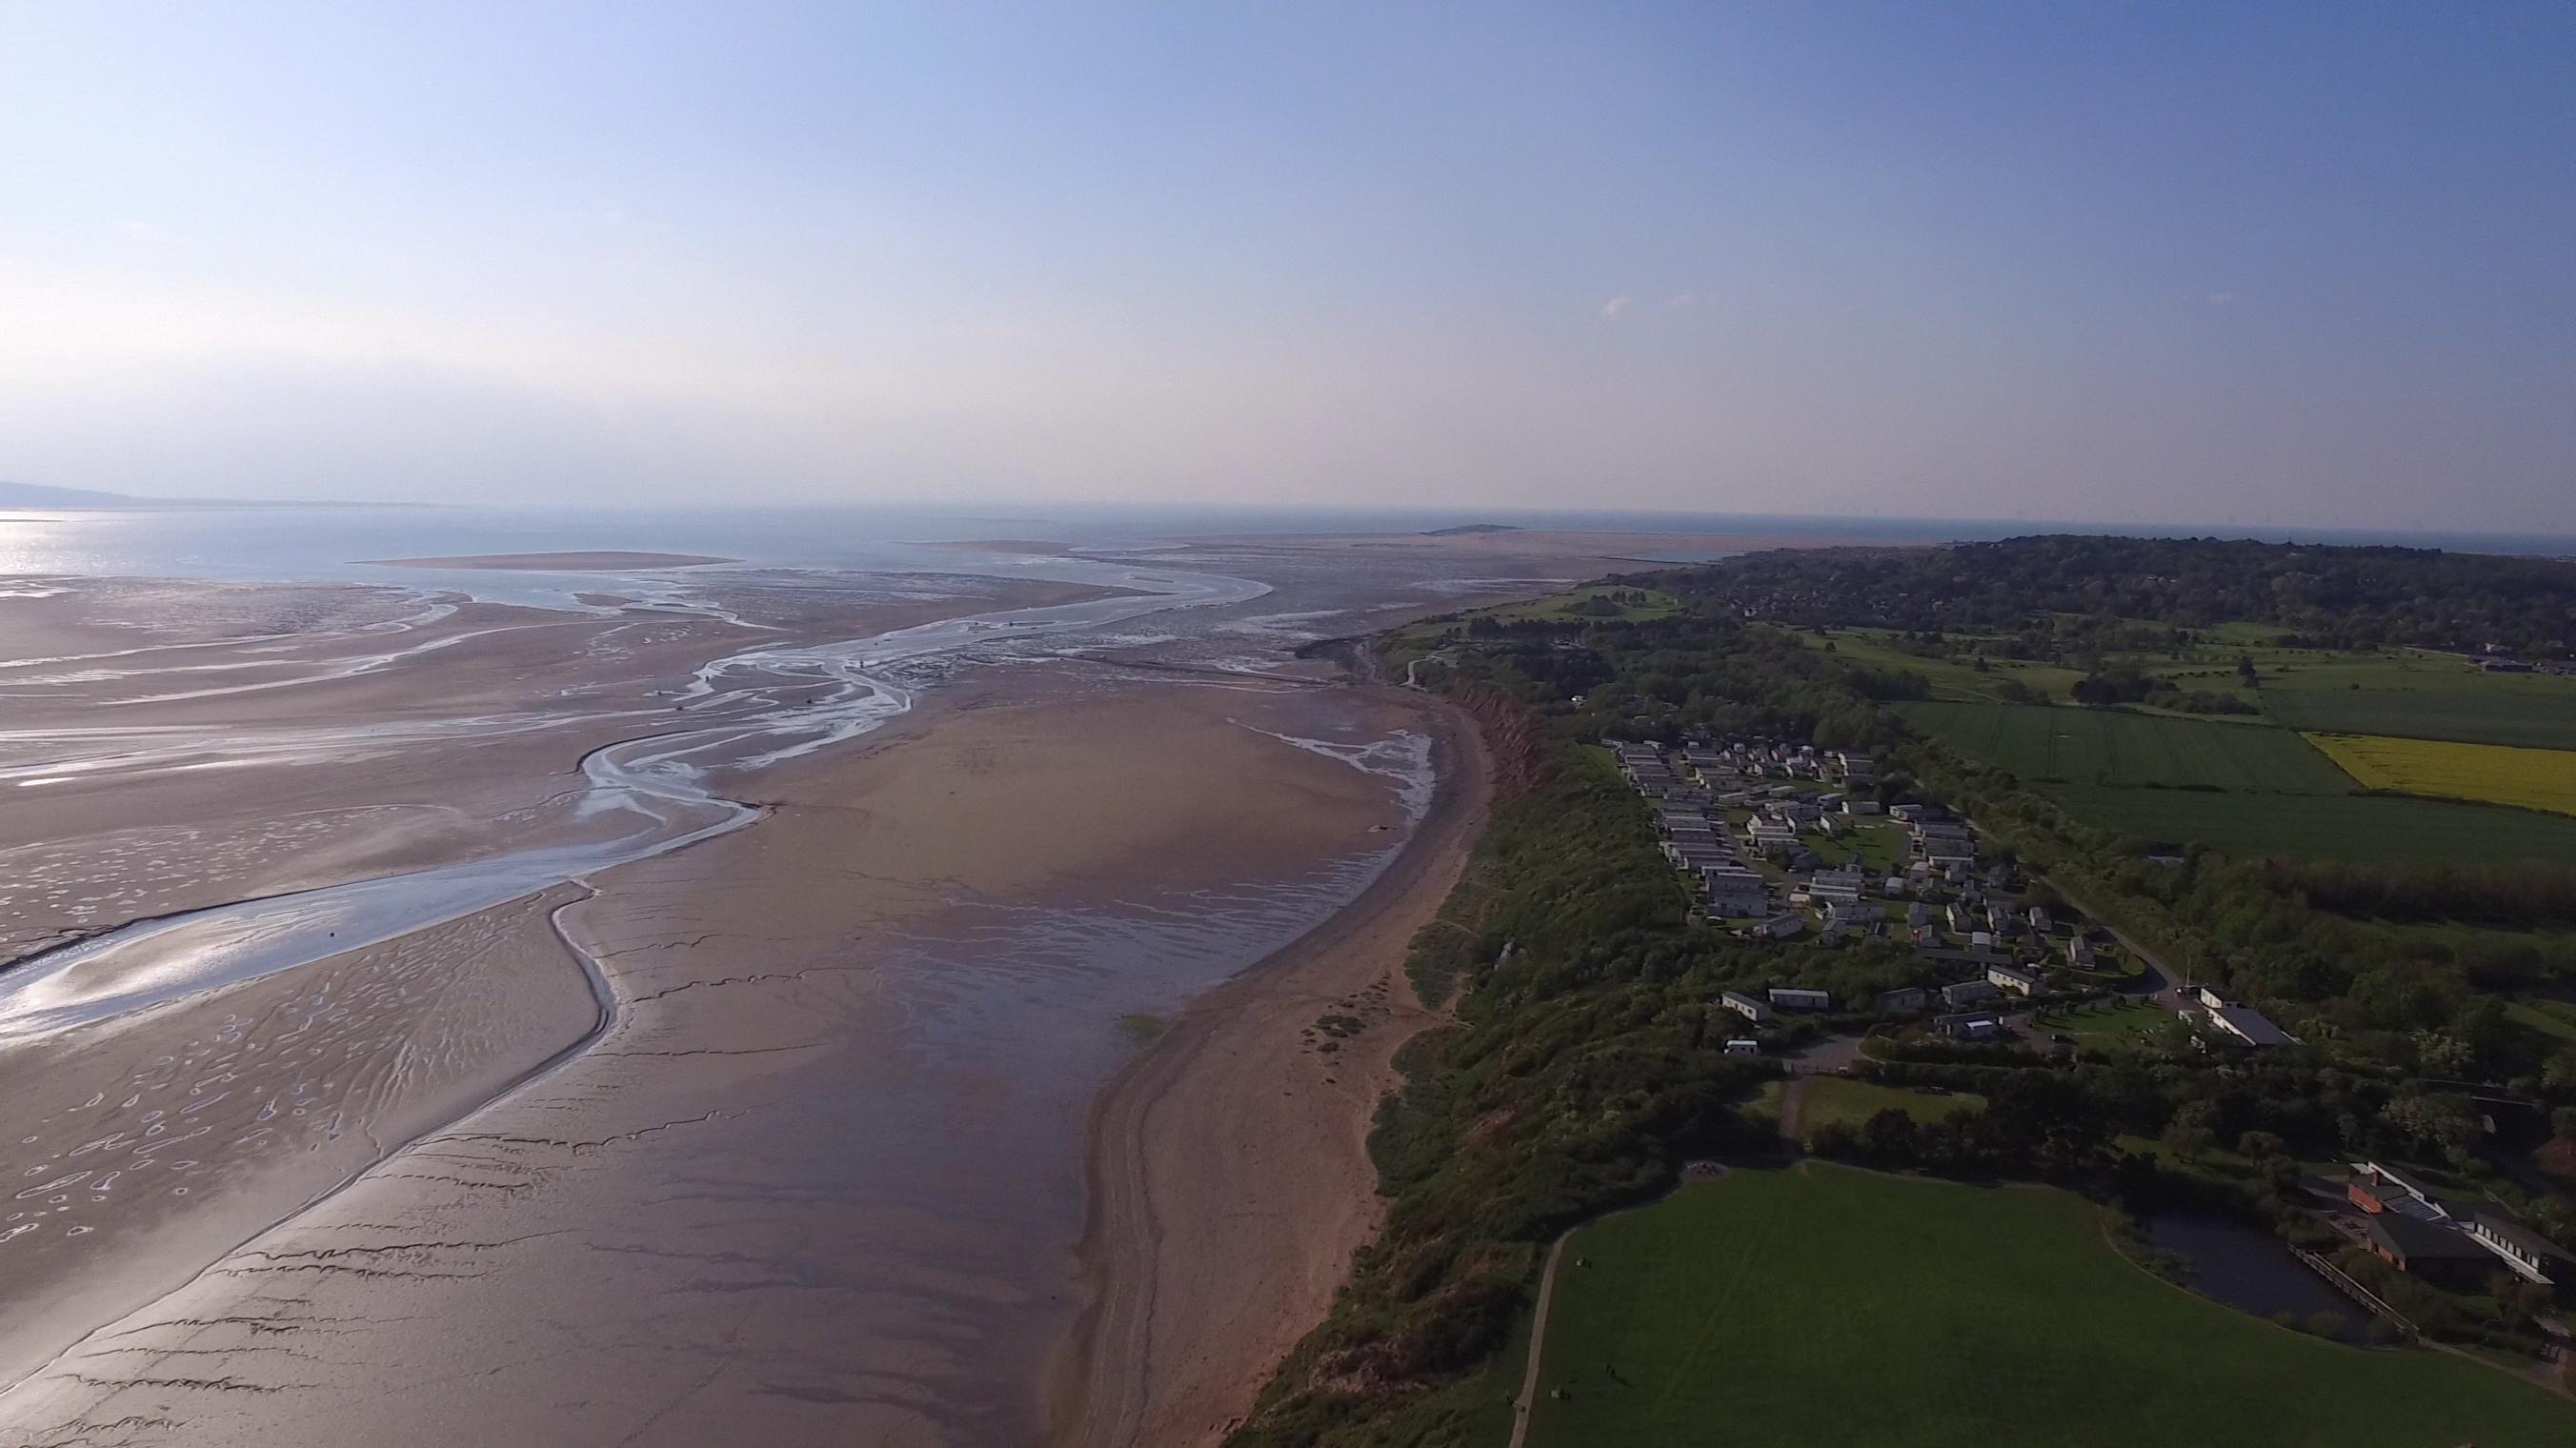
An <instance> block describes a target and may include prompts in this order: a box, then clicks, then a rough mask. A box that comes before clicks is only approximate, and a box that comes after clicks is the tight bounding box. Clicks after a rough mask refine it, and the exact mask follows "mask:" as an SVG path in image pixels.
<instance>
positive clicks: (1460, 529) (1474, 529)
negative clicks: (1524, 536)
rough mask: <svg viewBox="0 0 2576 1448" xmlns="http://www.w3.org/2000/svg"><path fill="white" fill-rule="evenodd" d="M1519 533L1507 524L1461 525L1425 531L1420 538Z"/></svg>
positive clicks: (1517, 529)
mask: <svg viewBox="0 0 2576 1448" xmlns="http://www.w3.org/2000/svg"><path fill="white" fill-rule="evenodd" d="M1519 531H1521V530H1520V529H1519V528H1517V527H1514V526H1513V525H1512V524H1509V523H1461V524H1459V525H1458V526H1456V527H1454V528H1431V529H1427V530H1425V531H1424V532H1423V535H1422V536H1423V537H1425V538H1459V537H1464V536H1465V535H1467V534H1469V533H1517V532H1519Z"/></svg>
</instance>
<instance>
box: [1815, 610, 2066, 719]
mask: <svg viewBox="0 0 2576 1448" xmlns="http://www.w3.org/2000/svg"><path fill="white" fill-rule="evenodd" d="M1888 637H1889V636H1888V634H1887V633H1886V631H1884V630H1881V629H1862V628H1843V629H1832V630H1828V631H1827V632H1826V633H1825V634H1824V636H1823V637H1818V636H1816V635H1813V634H1801V635H1799V642H1801V643H1804V644H1805V645H1806V646H1807V647H1809V648H1811V649H1820V648H1823V647H1824V645H1825V643H1826V641H1827V640H1831V641H1832V643H1833V646H1834V654H1835V656H1836V657H1838V658H1840V659H1842V660H1843V661H1844V662H1846V663H1852V664H1860V665H1865V666H1867V667H1869V668H1873V669H1881V670H1885V671H1888V672H1893V673H1909V674H1921V675H1922V676H1923V677H1924V678H1926V679H1928V680H1930V681H1931V684H1932V697H1933V698H1935V699H1958V700H1965V701H1968V702H1972V703H1994V702H1998V701H2000V700H2002V699H2004V698H2005V694H2004V692H2003V690H2002V688H2001V686H2002V685H2003V684H2004V683H2005V682H2007V681H2010V682H2012V683H2016V684H2021V685H2024V686H2026V687H2029V688H2033V689H2037V690H2038V691H2039V692H2041V693H2043V694H2046V695H2047V696H2049V697H2050V698H2052V699H2063V698H2065V697H2066V691H2067V690H2068V689H2070V688H2072V687H2074V684H2075V681H2076V680H2078V679H2080V678H2083V677H2084V671H2083V670H2082V669H2070V668H2067V667H2065V666H2063V665H2060V664H2038V663H2023V662H2021V661H2018V660H2014V659H1992V660H1989V661H1988V663H1987V667H1986V671H1985V672H1983V673H1979V672H1978V671H1977V669H1976V667H1975V666H1974V665H1971V664H1962V663H1957V662H1954V661H1952V660H1949V659H1927V658H1924V657H1923V656H1921V655H1919V654H1910V653H1907V652H1906V651H1905V650H1903V649H1900V648H1896V647H1893V646H1892V645H1891V644H1890V643H1889V642H1888Z"/></svg>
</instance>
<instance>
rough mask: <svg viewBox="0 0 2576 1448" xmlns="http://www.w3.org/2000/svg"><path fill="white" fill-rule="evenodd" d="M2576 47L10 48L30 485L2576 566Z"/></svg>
mask: <svg viewBox="0 0 2576 1448" xmlns="http://www.w3.org/2000/svg"><path fill="white" fill-rule="evenodd" d="M2571 72H2576V8H2570V7H2566V6H2561V5H2509V4H2493V5H2467V6H2431V5H2411V6H2376V5H2366V4H2337V5H2319V6H2313V7H2310V6H2295V5H2283V4H2275V5H2263V6H2243V5H2209V6H2195V5H2183V4H2165V5H2154V6H2149V5H2117V4H2100V3H2096V4H2081V5H2064V4H2057V5H2029V6H2005V5H1970V4H1945V5H1867V6H1863V5H1834V4H1822V3H1803V4H1796V5H1789V4H1779V5H1752V6H1716V5H1674V6H1652V5H1581V6H1574V5H1567V6H1552V7H1520V6H1510V5H1492V4H1484V5H1455V6H1430V5H1419V6H1414V5H1398V6H1391V5H1348V6H1343V5H1332V4H1324V3H1305V4H1298V5H1291V6H1270V7H1260V8H1255V7H1246V6H1210V5H1185V4H1178V3H1173V4H1165V5H1156V6H1139V7H1106V6H1101V7H1074V6H1058V5H1044V6H1027V7H1004V6H978V5H963V4H942V5H937V6H919V7H905V8H871V7H862V6H850V5H811V6H776V5H755V4H726V5H721V6H719V5H714V4H701V5H667V4H665V5H652V4H620V5H598V6H581V5H546V6H524V5H507V6H502V5H494V6H482V5H473V4H461V3H442V4H440V5H436V6H415V7H383V6H379V7H356V6H338V5H332V6H319V5H317V6H284V5H268V4H233V5H225V6H203V5H170V6H137V5H122V4H113V3H108V4H77V5H75V4H70V3H40V4H21V3H8V0H0V178H5V185H0V477H14V478H18V479H21V480H25V481H41V482H52V483H60V484H67V485H72V486H92V487H109V488H122V489H129V490H137V491H146V492H154V493H198V494H232V495H253V494H256V495H267V496H314V497H350V498H362V497H415V498H451V499H459V500H554V501H565V502H593V501H601V500H617V499H633V500H646V501H649V500H692V501H703V500H707V499H710V498H723V497H728V496H742V497H761V498H775V499H782V500H784V499H854V500H856V499H876V498H885V499H901V500H907V501H934V502H940V503H951V502H954V503H979V502H1003V501H1013V502H1017V501H1044V500H1052V499H1136V500H1193V501H1242V502H1257V503H1265V504H1267V503H1281V502H1296V501H1312V502H1318V503H1354V502H1359V503H1365V502H1397V501H1401V502H1409V503H1421V504H1456V505H1462V506H1477V507H1485V506H1490V507H1497V508H1501V507H1510V506H1529V507H1564V506H1619V505H1630V506H1636V507H1640V508H1666V509H1669V508H1695V509H1707V510H1712V511H1755V512H1798V513H1809V512H1823V513H1851V514H1877V513H1888V514H1914V515H1927V514H1928V515H1941V516H1989V517H2029V518H2066V517H2084V518H2097V519H2104V520H2111V521H2138V522H2164V523H2170V522H2197V521H2206V522H2211V523H2221V522H2236V523H2244V524H2254V523H2287V524H2310V525H2317V524H2341V525H2350V526H2383V527H2406V526H2437V527H2493V528H2506V529H2511V528H2557V527H2564V526H2566V524H2567V523H2568V520H2569V517H2570V513H2569V510H2568V507H2567V499H2568V497H2570V496H2571V495H2576V262H2571V258H2576V86H2571V85H2570V84H2568V80H2567V77H2568V76H2569V75H2570V74H2571Z"/></svg>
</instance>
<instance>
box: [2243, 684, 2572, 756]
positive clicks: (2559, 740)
mask: <svg viewBox="0 0 2576 1448" xmlns="http://www.w3.org/2000/svg"><path fill="white" fill-rule="evenodd" d="M2262 701H2263V706H2264V708H2265V710H2266V712H2268V713H2269V714H2271V716H2272V717H2273V718H2275V719H2277V720H2279V721H2280V722H2282V723H2283V724H2286V725H2288V726H2289V727H2291V728H2293V729H2305V730H2308V731H2310V732H2312V733H2320V734H2396V735H2402V736H2405V737H2408V738H2414V739H2456V740H2459V741H2461V742H2463V743H2468V744H2518V745H2521V746H2523V747H2525V748H2529V749H2576V679H2562V678H2557V677H2554V676H2551V675H2546V674H2481V673H2477V672H2475V671H2474V670H2471V669H2468V668H2467V667H2465V666H2463V665H2460V664H2457V663H2450V664H2447V665H2444V666H2442V667H2439V668H2428V669H2426V670H2425V671H2423V672H2421V673H2412V674H2400V675H2398V676H2397V678H2396V680H2395V681H2394V682H2393V683H2386V682H2372V683H2365V684H2364V685H2363V686H2362V687H2361V688H2358V689H2355V688H2350V687H2344V686H2339V685H2337V684H2336V683H2335V681H2334V679H2333V677H2332V676H2331V675H2298V676H2295V682H2285V683H2283V684H2282V685H2280V686H2279V687H2271V688H2266V689H2264V690H2263V693H2262Z"/></svg>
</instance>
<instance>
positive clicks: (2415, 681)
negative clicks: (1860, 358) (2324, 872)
mask: <svg viewBox="0 0 2576 1448" xmlns="http://www.w3.org/2000/svg"><path fill="white" fill-rule="evenodd" d="M2280 632H2281V631H2280V630H2279V629H2278V628H2276V627H2273V626H2271V625H2267V624H2229V625H2226V626H2224V627H2222V628H2218V629H2214V630H2210V631H2209V640H2208V641H2207V642H2205V643H2202V644H2198V645H2194V646H2192V647H2189V648H2186V649H2183V650H2182V651H2180V652H2179V653H2178V654H2171V653H2146V654H2120V655H2115V656H2112V657H2110V658H2107V659H2105V660H2104V661H2103V662H2104V663H2105V664H2106V665H2107V666H2112V667H2117V666H2121V665H2129V666H2134V667H2136V668H2137V669H2139V670H2141V671H2142V672H2145V673H2147V674H2151V675H2153V676H2155V677H2158V678H2165V679H2171V680H2173V681H2174V682H2175V683H2176V684H2178V685H2180V686H2181V687H2183V688H2185V689H2192V690H2200V691H2204V692H2207V693H2213V694H2229V695H2233V696H2235V697H2236V698H2239V699H2242V700H2244V701H2245V702H2247V703H2249V704H2252V705H2254V706H2255V707H2257V708H2259V709H2260V710H2262V711H2263V712H2262V714H2261V715H2259V716H2253V717H2240V718H2233V719H2231V721H2230V722H2237V723H2266V724H2281V725H2286V726H2288V727H2289V728H2292V729H2299V730H2305V731H2308V732H2310V733H2320V734H2394V735H2400V736H2404V737H2406V738H2412V739H2456V740H2460V741H2462V742H2465V743H2470V744H2518V745H2523V746H2525V747H2528V748H2534V749H2576V679H2566V678H2558V677H2554V676H2551V675H2547V674H2489V673H2485V672H2482V671H2481V670H2479V668H2478V667H2477V666H2476V665H2475V664H2473V663H2471V662H2469V661H2468V660H2465V659H2462V658H2459V657H2457V656H2455V655H2451V654H2436V653H2428V652H2423V651H2420V650H2413V649H2401V650H2397V651H2394V652H2390V653H2345V652H2339V651H2336V650H2330V649H2294V648H2284V647H2282V646H2280V645H2279V644H2278V643H2277V642H2275V640H2277V639H2278V638H2279V636H2280ZM1800 637H1801V640H1802V641H1803V642H1804V643H1805V644H1806V645H1807V646H1808V647H1809V648H1822V647H1823V646H1824V644H1825V642H1826V640H1827V639H1830V640H1831V641H1832V643H1833V646H1834V652H1835V653H1836V654H1837V655H1838V656H1840V657H1842V658H1843V659H1846V660H1848V661H1850V662H1852V663H1856V664H1865V665H1868V666H1869V667H1872V668H1877V669H1886V670H1902V671H1905V672H1910V673H1916V674H1920V675H1922V676H1923V677H1924V678H1925V679H1927V680H1929V681H1930V682H1931V684H1932V697H1933V699H1935V700H1936V701H1945V702H1959V703H2002V702H2008V700H2007V698H2006V694H2005V692H2004V690H2003V688H2002V685H2003V684H2004V683H2005V682H2006V681H2010V682H2013V683H2017V684H2022V685H2025V686H2027V687H2029V688H2032V689H2036V690H2038V691H2039V692H2040V693H2042V694H2044V695H2046V696H2047V697H2048V698H2049V699H2051V700H2053V701H2056V702H2058V703H2061V704H2062V703H2065V702H2066V700H2067V691H2068V690H2069V689H2070V688H2071V687H2073V685H2074V683H2075V681H2076V680H2077V679H2079V678H2082V677H2083V670H2081V669H2075V668H2069V667H2066V666H2065V665H2062V664H2051V663H2024V662H2019V661H2015V660H2011V659H1998V658H1990V659H1988V661H1987V667H1986V669H1985V670H1984V671H1983V672H1980V671H1979V670H1977V669H1976V668H1975V666H1974V665H1972V664H1966V663H1960V662H1957V661H1955V660H1951V659H1927V658H1924V657H1922V656H1920V655H1918V654H1913V653H1909V652H1907V651H1906V650H1904V649H1902V648H1899V647H1897V646H1896V645H1895V643H1894V642H1893V636H1892V635H1890V634H1889V633H1888V632H1887V631H1886V630H1883V629H1858V628H1851V629H1834V630H1831V631H1829V632H1828V633H1826V634H1825V635H1823V636H1821V637H1820V636H1817V635H1814V634H1804V635H1801V636H1800ZM2246 658H2250V659H2252V660H2253V661H2254V667H2255V670H2256V672H2257V674H2258V675H2259V677H2260V679H2261V683H2260V684H2259V685H2257V686H2248V685H2247V684H2246V683H2245V681H2244V679H2243V678H2242V676H2240V675H2239V674H2238V673H2237V662H2238V661H2239V660H2240V659H2246ZM2140 712H2141V713H2145V714H2148V715H2151V716H2152V715H2156V714H2158V713H2159V712H2160V711H2156V710H2149V709H2142V710H2140ZM2164 717H2171V718H2188V717H2192V716H2187V715H2168V716H2164Z"/></svg>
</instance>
